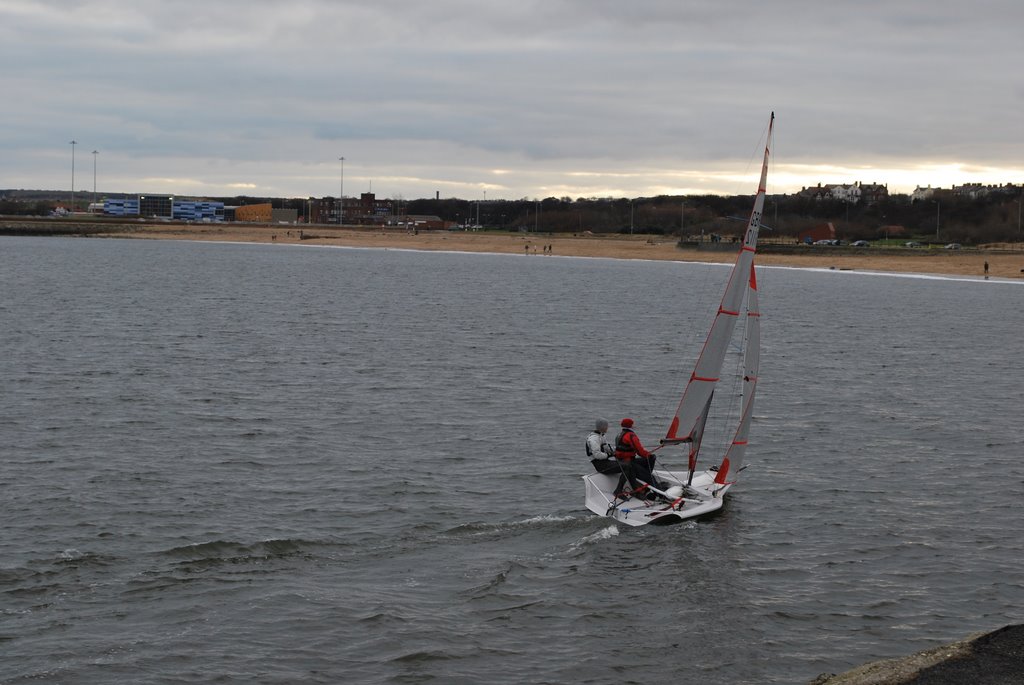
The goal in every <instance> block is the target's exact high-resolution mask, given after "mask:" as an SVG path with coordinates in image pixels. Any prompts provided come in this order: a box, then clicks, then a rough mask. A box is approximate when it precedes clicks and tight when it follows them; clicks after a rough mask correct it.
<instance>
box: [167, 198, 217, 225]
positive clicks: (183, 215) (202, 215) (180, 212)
mask: <svg viewBox="0 0 1024 685" xmlns="http://www.w3.org/2000/svg"><path fill="white" fill-rule="evenodd" d="M171 218H173V219H177V220H179V221H204V222H219V221H224V203H223V202H214V201H212V200H174V201H173V202H172V203H171Z"/></svg>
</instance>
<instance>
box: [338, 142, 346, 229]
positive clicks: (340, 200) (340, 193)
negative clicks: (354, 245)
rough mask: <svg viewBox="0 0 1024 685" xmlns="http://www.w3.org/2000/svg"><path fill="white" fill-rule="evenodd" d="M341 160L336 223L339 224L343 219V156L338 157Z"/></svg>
mask: <svg viewBox="0 0 1024 685" xmlns="http://www.w3.org/2000/svg"><path fill="white" fill-rule="evenodd" d="M338 160H339V161H340V162H341V183H340V185H339V188H338V225H339V226H341V225H342V224H343V223H344V219H345V158H344V157H338Z"/></svg>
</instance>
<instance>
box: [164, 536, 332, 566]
mask: <svg viewBox="0 0 1024 685" xmlns="http://www.w3.org/2000/svg"><path fill="white" fill-rule="evenodd" d="M319 544H320V543H318V542H315V541H310V540H292V539H272V540H263V541H260V542H255V543H252V544H245V543H241V542H231V541H227V540H211V541H209V542H197V543H193V544H191V545H182V546H181V547H172V548H171V549H168V550H165V551H163V552H160V553H159V554H160V555H162V556H169V557H175V558H178V559H182V560H185V561H239V560H245V559H283V558H285V557H290V556H295V555H301V554H308V553H309V548H311V547H315V546H317V545H319Z"/></svg>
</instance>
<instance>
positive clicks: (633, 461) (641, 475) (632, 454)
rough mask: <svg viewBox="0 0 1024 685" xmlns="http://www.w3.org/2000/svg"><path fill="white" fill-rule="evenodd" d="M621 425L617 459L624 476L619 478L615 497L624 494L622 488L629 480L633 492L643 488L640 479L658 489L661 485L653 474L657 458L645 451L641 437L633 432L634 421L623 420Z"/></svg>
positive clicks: (616, 451) (616, 449) (617, 438)
mask: <svg viewBox="0 0 1024 685" xmlns="http://www.w3.org/2000/svg"><path fill="white" fill-rule="evenodd" d="M620 425H621V426H622V430H621V431H620V432H619V435H618V437H616V438H615V458H616V459H618V460H619V465H620V466H621V467H622V475H621V476H619V484H618V485H617V486H615V495H616V496H619V495H620V494H621V493H622V487H623V486H624V485H625V484H626V481H627V480H628V481H629V487H631V488H633V490H639V489H640V488H641V487H642V486H641V484H640V483H639V482H638V479H639V480H642V481H644V483H648V484H650V485H653V486H654V487H658V486H659V483H657V481H655V480H654V474H653V473H652V469H653V468H654V459H655V457H654V455H653V454H651V453H650V452H648V451H647V450H646V449H644V446H643V444H642V443H641V442H640V436H638V435H637V434H636V432H635V431H634V430H633V419H622V423H621V424H620ZM659 489H660V488H659Z"/></svg>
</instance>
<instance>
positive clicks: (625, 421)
mask: <svg viewBox="0 0 1024 685" xmlns="http://www.w3.org/2000/svg"><path fill="white" fill-rule="evenodd" d="M620 425H621V426H622V427H623V428H632V427H633V419H622V423H621V424H620Z"/></svg>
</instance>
